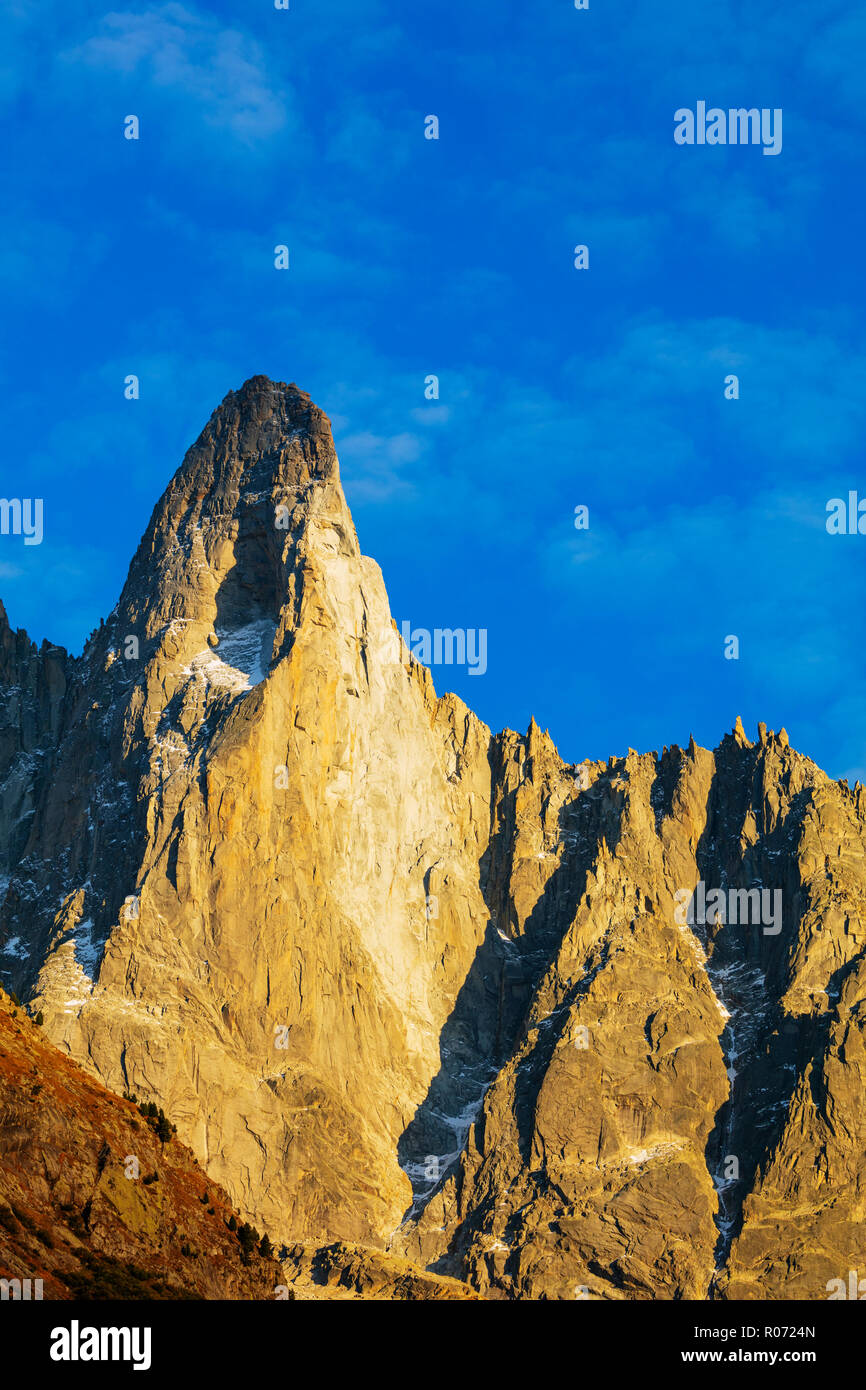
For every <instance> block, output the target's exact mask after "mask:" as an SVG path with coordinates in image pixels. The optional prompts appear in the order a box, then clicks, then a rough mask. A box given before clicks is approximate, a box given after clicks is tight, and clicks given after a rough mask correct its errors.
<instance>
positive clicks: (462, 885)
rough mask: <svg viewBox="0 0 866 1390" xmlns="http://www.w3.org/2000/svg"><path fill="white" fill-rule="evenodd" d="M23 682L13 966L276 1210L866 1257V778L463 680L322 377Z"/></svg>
mask: <svg viewBox="0 0 866 1390" xmlns="http://www.w3.org/2000/svg"><path fill="white" fill-rule="evenodd" d="M0 677H2V683H0V698H2V700H3V708H4V710H5V714H4V715H3V717H2V727H0V827H2V835H0V855H3V856H5V860H4V872H5V874H6V875H7V878H8V883H7V884H6V887H5V896H4V898H3V904H2V914H0V950H2V948H3V946H4V945H5V948H6V953H5V954H4V955H0V969H2V972H3V973H2V974H0V979H2V980H3V981H4V983H6V985H7V987H12V988H15V989H17V990H18V992H19V993H21V994H22V995H26V996H27V997H28V998H29V999H30V1001H31V1006H32V1008H33V1009H34V1010H36V1009H41V1010H42V1011H43V1013H44V1016H45V1029H46V1032H47V1033H48V1035H49V1036H50V1038H51V1039H52V1040H53V1041H55V1042H56V1043H57V1044H58V1045H59V1046H61V1047H63V1048H65V1049H66V1050H67V1051H69V1052H70V1053H71V1054H72V1055H73V1056H74V1057H75V1058H77V1059H78V1060H80V1061H81V1063H82V1065H84V1066H85V1067H87V1068H88V1069H89V1070H91V1071H92V1072H93V1073H94V1074H96V1075H97V1076H98V1077H99V1078H100V1079H101V1080H102V1081H103V1082H104V1083H105V1084H106V1085H107V1086H109V1087H110V1088H113V1089H114V1090H118V1091H119V1090H124V1089H127V1088H129V1089H131V1090H133V1091H135V1092H136V1093H137V1094H138V1095H139V1096H140V1097H143V1098H145V1099H150V1098H153V1099H155V1100H158V1101H159V1103H160V1104H161V1105H163V1106H164V1108H165V1109H166V1111H167V1112H168V1113H169V1114H170V1115H171V1117H172V1119H173V1120H174V1122H175V1123H176V1124H177V1127H178V1133H179V1136H180V1137H181V1138H183V1139H184V1140H185V1141H186V1142H187V1143H189V1144H190V1146H191V1147H192V1148H193V1150H194V1151H195V1153H196V1154H197V1155H198V1157H199V1159H200V1161H201V1162H202V1164H203V1165H204V1166H205V1167H206V1168H207V1170H208V1172H209V1173H210V1174H211V1175H212V1176H213V1177H214V1178H215V1179H216V1180H218V1181H219V1182H221V1183H222V1184H223V1185H224V1186H225V1188H226V1189H227V1191H228V1192H229V1193H230V1195H231V1197H232V1199H233V1200H234V1201H235V1203H236V1204H237V1205H238V1207H239V1209H240V1210H241V1211H242V1212H244V1213H245V1214H246V1215H247V1216H248V1217H249V1219H251V1220H253V1221H254V1222H258V1224H259V1225H260V1226H263V1227H265V1228H266V1229H267V1230H268V1231H269V1232H270V1234H271V1236H272V1238H273V1239H274V1240H275V1241H280V1242H286V1243H292V1242H300V1243H301V1246H303V1248H304V1249H313V1248H314V1247H315V1245H316V1243H317V1242H318V1243H320V1244H324V1243H327V1242H335V1241H338V1242H348V1243H349V1245H347V1247H346V1248H347V1249H348V1248H349V1246H351V1247H352V1248H355V1247H357V1246H358V1245H361V1246H364V1245H366V1246H376V1247H379V1248H382V1247H386V1246H389V1245H390V1248H391V1249H392V1251H393V1253H394V1256H395V1258H396V1257H401V1256H403V1255H405V1256H408V1257H409V1258H410V1259H411V1260H412V1261H414V1262H415V1263H416V1264H418V1263H420V1264H421V1265H424V1266H427V1267H428V1268H429V1269H430V1270H431V1271H433V1272H434V1273H437V1274H440V1275H450V1276H456V1277H457V1278H460V1279H462V1280H465V1281H467V1282H469V1283H470V1284H472V1285H474V1286H475V1287H477V1288H478V1289H480V1290H481V1291H482V1292H484V1293H487V1294H488V1295H492V1296H495V1297H496V1296H498V1297H553V1298H573V1297H575V1296H576V1294H577V1296H580V1294H581V1293H582V1291H584V1290H586V1291H587V1292H588V1295H589V1296H590V1297H597V1296H600V1297H606V1298H649V1297H662V1298H665V1297H686V1298H706V1297H778V1298H784V1297H794V1298H821V1297H825V1296H826V1284H827V1281H828V1280H830V1279H832V1278H837V1277H838V1278H844V1277H846V1275H847V1272H848V1270H849V1269H851V1268H855V1269H856V1268H858V1267H861V1268H862V1272H863V1273H864V1274H866V1239H864V1237H863V1236H862V1234H861V1230H862V1224H861V1223H862V1218H863V1215H864V1210H863V1203H864V1196H863V1191H862V1176H861V1175H862V1170H863V1153H864V1144H863V1140H864V1138H866V1135H864V1132H863V1130H864V1124H866V1121H864V1120H861V1118H860V1112H861V1104H860V1097H861V1094H862V1086H863V1081H864V1067H866V1056H864V1049H863V1041H862V999H863V996H864V978H863V972H864V967H863V951H864V944H866V942H864V938H866V925H864V922H866V918H864V902H866V867H864V855H863V849H864V812H866V806H864V802H863V795H862V791H861V790H860V789H859V787H858V788H857V789H855V791H854V792H852V791H850V790H849V789H848V788H847V786H846V785H845V784H840V783H835V782H831V781H830V780H829V779H828V778H827V777H826V776H825V774H824V773H822V772H821V771H820V770H819V769H818V768H817V767H816V766H815V764H814V763H812V762H811V761H810V760H809V759H807V758H805V757H803V756H801V755H800V754H798V753H796V752H794V751H793V750H792V749H791V748H790V747H789V746H788V740H787V736H786V735H785V734H784V731H783V732H782V733H781V734H779V735H778V736H777V735H773V734H769V733H767V731H766V730H765V729H764V728H763V726H761V729H760V731H759V737H758V740H757V741H756V742H755V743H754V744H753V743H751V742H750V741H749V740H748V739H747V738H746V736H745V733H744V731H743V729H742V726H741V725H740V724H739V721H738V724H737V727H736V728H735V730H734V732H733V734H731V735H728V736H727V737H726V738H725V739H724V740H723V741H722V744H721V745H720V747H719V748H718V749H716V750H715V752H710V751H707V750H705V749H702V748H698V747H697V746H696V745H695V744H694V743H693V742H692V743H691V744H690V746H689V748H688V749H687V750H681V749H679V748H676V747H674V748H671V749H669V750H668V749H666V750H664V752H663V753H662V754H661V755H660V756H659V755H655V754H642V755H639V754H637V753H634V752H629V754H628V756H627V757H626V758H624V759H611V760H610V761H609V762H608V763H607V764H606V765H605V764H585V765H584V766H583V768H582V769H581V770H580V773H579V775H578V769H576V768H574V767H570V766H567V765H565V764H564V763H563V762H562V760H561V759H560V758H559V756H558V754H557V752H556V749H555V748H554V746H553V744H552V742H551V741H550V739H549V737H548V736H547V735H546V734H544V733H543V732H542V731H541V730H540V729H539V728H538V726H537V725H536V724H535V723H534V722H533V723H532V724H531V726H530V728H529V730H528V732H527V734H526V736H525V737H521V736H519V735H517V734H514V733H512V732H510V731H505V732H504V733H502V734H499V735H495V736H493V735H491V733H490V731H489V730H488V729H487V728H486V727H485V726H484V725H483V724H482V723H481V722H480V721H479V720H477V719H476V718H475V716H474V715H473V714H472V713H471V711H469V710H468V709H467V708H466V707H465V706H464V705H463V704H462V703H461V702H460V701H459V700H458V699H457V698H456V697H454V696H453V695H446V696H444V697H442V698H437V697H436V694H435V691H434V689H433V684H432V681H431V679H430V676H429V673H428V672H427V671H426V670H425V669H424V668H423V667H421V666H419V665H418V664H417V663H415V662H414V661H413V660H411V659H410V657H409V655H408V653H407V652H406V649H405V647H404V646H403V645H402V643H401V641H400V638H399V636H398V634H397V632H396V629H395V627H394V624H393V622H392V620H391V615H390V612H389V608H388V601H387V596H386V594H385V590H384V585H383V582H382V577H381V574H380V572H379V570H378V568H377V566H376V565H375V564H374V563H373V562H372V561H371V560H369V559H367V558H366V557H364V556H363V555H361V553H360V550H359V547H358V542H357V538H356V536H355V531H354V527H353V525H352V521H351V517H350V516H349V513H348V510H347V507H346V503H345V500H344V497H343V494H342V490H341V487H340V481H339V471H338V465H337V460H336V456H335V453H334V449H333V444H332V441H331V435H330V429H329V426H328V422H327V419H326V418H325V416H324V415H322V413H321V412H320V411H319V410H318V409H317V408H316V407H315V406H314V405H313V404H312V402H311V401H310V400H309V397H307V396H306V395H305V394H304V393H303V392H301V391H298V390H297V388H296V387H294V386H286V385H284V384H279V383H272V382H270V381H268V380H267V379H266V378H264V377H254V378H253V379H252V380H251V381H249V382H247V383H246V385H245V386H244V387H243V388H242V389H241V390H240V391H239V392H232V393H230V394H229V396H228V397H227V398H226V400H225V401H224V402H223V404H222V405H221V406H220V407H219V409H218V410H217V411H216V412H215V413H214V415H213V417H212V418H211V420H210V422H209V423H208V425H207V426H206V428H205V430H204V432H203V433H202V435H201V436H200V438H199V440H198V441H197V442H196V444H195V445H194V446H193V447H192V449H190V451H189V453H188V454H187V456H186V458H185V460H184V462H183V464H182V465H181V468H180V469H179V470H178V473H177V474H176V475H175V478H174V479H173V480H172V482H171V484H170V485H169V487H168V489H167V491H166V493H165V495H164V497H163V498H162V500H161V501H160V503H159V504H158V506H157V507H156V509H155V511H154V514H153V517H152V519H151V522H150V524H149V526H148V529H147V531H146V533H145V536H144V538H143V540H142V542H141V545H140V546H139V549H138V552H137V554H136V556H135V559H134V560H133V563H132V566H131V568H130V574H129V578H128V580H127V583H126V585H125V587H124V590H123V593H122V595H121V598H120V601H119V603H118V605H117V607H116V608H115V610H114V612H113V613H112V614H111V615H110V617H109V618H108V619H107V621H106V622H105V624H103V625H102V626H101V627H100V629H99V631H98V632H96V633H94V634H93V636H92V637H91V639H90V641H89V642H88V644H87V646H86V648H85V651H84V653H83V655H82V656H81V657H80V658H77V659H72V658H68V657H67V656H66V654H65V653H63V652H61V651H59V649H53V648H47V647H45V646H43V648H42V650H41V651H37V650H36V648H35V647H34V646H33V645H32V644H31V643H30V642H29V640H28V639H27V638H26V634H23V633H18V634H17V636H16V635H14V634H12V633H11V632H10V630H9V628H8V625H7V624H6V622H5V615H3V616H2V621H0ZM698 885H703V887H701V888H698ZM695 890H698V892H697V894H696V897H695V904H694V905H695V906H697V907H698V908H699V907H700V905H701V904H703V903H704V901H705V900H708V895H709V894H711V893H713V892H718V895H719V899H718V900H720V901H722V902H723V904H724V907H723V910H718V909H717V910H716V914H714V913H713V912H710V913H702V912H701V911H700V910H698V911H697V912H696V911H695V910H694V908H693V910H692V911H689V910H688V907H684V900H685V899H688V898H689V897H690V895H691V894H692V893H693V892H695ZM762 892H763V895H764V896H763V898H762ZM777 909H778V910H777ZM716 915H717V917H718V920H716ZM759 915H760V920H758V917H759ZM689 917H691V918H692V919H694V920H691V921H690V920H688V918H689ZM701 917H706V918H707V919H708V920H700V918H701ZM299 1248H301V1247H300V1246H299ZM353 1258H354V1257H353ZM858 1261H859V1266H858ZM329 1268H330V1266H329ZM365 1277H366V1276H365ZM377 1277H378V1276H377ZM443 1287H444V1286H443Z"/></svg>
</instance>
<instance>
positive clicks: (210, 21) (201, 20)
mask: <svg viewBox="0 0 866 1390" xmlns="http://www.w3.org/2000/svg"><path fill="white" fill-rule="evenodd" d="M63 56H64V58H65V59H66V61H68V62H70V63H81V64H85V65H86V66H88V67H93V68H99V69H102V70H104V71H110V72H116V73H122V74H125V75H132V74H142V73H143V74H144V75H145V76H146V77H147V78H148V80H150V81H151V82H153V84H154V85H155V86H156V87H160V88H163V89H168V90H171V91H173V92H175V93H176V94H179V95H181V96H184V97H186V98H189V99H190V100H192V101H193V102H195V103H198V104H199V107H200V112H201V116H202V118H203V119H204V120H205V121H206V122H207V123H208V124H210V125H213V126H217V127H220V128H222V129H225V130H230V131H231V132H232V134H233V135H235V136H236V137H237V138H238V139H239V140H241V141H244V142H246V143H249V144H252V143H255V142H256V141H258V140H262V139H267V138H268V137H270V136H273V135H276V134H278V133H279V132H280V131H281V130H283V129H284V128H285V127H286V125H287V123H288V120H289V113H288V110H287V107H288V104H289V97H288V94H287V92H286V91H285V88H281V87H280V86H279V85H278V84H276V83H275V82H274V81H273V80H272V78H271V76H270V74H269V72H268V68H267V63H266V59H265V55H264V53H263V51H262V49H261V47H260V45H259V44H258V43H256V42H255V41H254V40H253V39H251V38H250V37H249V36H248V35H246V34H244V33H242V32H241V31H240V30H238V29H234V28H224V27H223V26H222V25H221V24H219V22H218V21H217V20H215V19H214V18H212V17H210V16H207V15H203V14H201V13H199V12H198V11H196V10H194V9H191V8H189V7H188V6H186V5H179V4H175V3H169V4H164V5H154V6H151V7H150V8H148V9H145V10H142V11H140V12H139V13H120V12H117V11H112V12H110V13H108V14H106V15H104V16H103V17H102V19H101V20H100V22H99V24H98V26H97V31H96V33H94V34H93V35H92V36H91V37H90V38H88V39H86V40H85V41H84V43H82V44H79V45H78V46H77V47H76V48H74V49H71V50H68V51H67V52H66V53H65V54H64V55H63ZM136 114H138V113H136Z"/></svg>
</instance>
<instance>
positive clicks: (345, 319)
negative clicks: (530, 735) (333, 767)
mask: <svg viewBox="0 0 866 1390" xmlns="http://www.w3.org/2000/svg"><path fill="white" fill-rule="evenodd" d="M291 4H292V8H291V9H290V10H289V11H288V12H285V11H277V10H275V9H274V8H273V4H272V0H245V3H244V4H243V5H241V4H239V3H237V2H236V0H234V2H233V3H211V4H209V5H208V6H207V8H204V7H201V6H197V5H193V4H186V3H183V4H181V3H167V4H142V5H138V6H135V7H119V8H116V9H111V8H110V7H108V6H104V5H102V4H96V3H90V2H89V0H88V3H79V0H66V3H64V4H63V5H56V4H48V3H36V2H35V0H6V3H5V5H4V14H3V18H2V21H0V22H2V30H3V32H2V34H0V38H2V45H0V110H2V117H3V122H4V126H5V131H4V139H3V142H2V147H0V150H2V152H0V159H2V164H3V168H2V176H3V188H4V195H5V196H4V199H3V205H2V212H0V223H2V229H0V292H2V297H3V303H4V307H5V310H6V314H5V318H6V332H5V333H4V335H3V341H2V346H0V384H2V398H3V403H4V415H5V419H4V426H5V428H4V434H5V440H4V443H5V466H4V471H3V481H2V494H3V495H4V496H7V497H11V496H19V497H32V496H39V497H42V498H44V507H45V523H44V525H45V538H44V541H43V543H42V545H41V546H38V547H37V546H29V547H25V546H24V545H23V542H22V538H21V537H14V536H0V597H2V599H3V601H4V602H5V604H6V607H7V610H8V612H9V616H10V620H11V621H12V623H13V625H15V626H19V625H20V626H23V627H26V628H27V630H28V632H29V633H30V634H31V635H32V636H33V637H35V638H37V639H41V638H42V637H48V638H50V639H51V640H54V641H58V642H62V643H63V644H64V645H67V646H68V647H70V648H71V649H72V650H73V651H80V649H81V646H82V644H83V641H84V639H85V637H86V636H87V634H88V632H89V631H90V630H91V629H92V628H93V627H95V626H96V625H97V624H98V621H99V618H100V617H101V616H103V615H106V614H107V613H108V612H109V611H110V609H111V608H112V606H113V604H114V602H115V600H116V597H117V594H118V592H119V590H120V587H121V585H122V582H123V578H124V576H125V571H126V567H127V565H128V562H129V560H130V558H131V556H132V553H133V550H134V548H135V546H136V544H137V542H138V539H139V537H140V535H141V533H142V531H143V529H144V527H145V525H146V522H147V520H148V517H149V515H150V512H151V510H152V507H153V505H154V503H155V502H156V500H157V498H158V496H159V495H160V493H161V492H162V490H163V488H164V487H165V485H166V483H167V482H168V480H169V478H170V477H171V475H172V473H173V472H174V470H175V468H176V467H177V465H178V464H179V462H180V459H181V457H182V455H183V453H184V451H185V449H186V448H187V447H188V445H189V444H190V443H191V442H192V441H193V439H194V438H195V437H196V435H197V434H198V432H199V430H200V429H201V427H202V426H203V424H204V423H205V421H206V419H207V417H208V415H209V414H210V412H211V410H212V409H213V408H214V407H215V406H216V405H217V404H218V402H219V401H220V400H221V399H222V397H223V396H224V395H225V394H226V392H227V391H229V390H230V389H233V388H236V387H238V386H239V385H240V384H241V383H242V382H243V381H244V380H246V379H247V378H248V377H250V376H252V375H255V374H257V373H260V372H264V373H266V374H267V375H269V376H271V377H274V378H276V379H279V380H286V381H295V382H297V383H298V385H299V386H301V387H302V388H303V389H305V390H307V391H309V392H310V393H311V395H312V396H313V398H314V400H315V401H316V402H317V403H318V404H319V405H320V406H321V407H322V408H323V409H324V410H325V411H326V412H327V413H328V415H329V416H330V417H331V419H332V422H333V425H334V432H335V438H336V442H337V448H338V452H339V455H340V460H341V467H342V472H343V479H344V483H345V488H346V493H347V497H348V499H349V503H350V506H351V507H352V511H353V515H354V518H355V522H356V525H357V528H358V533H359V536H360V539H361V544H362V546H363V548H364V550H365V552H366V553H367V554H369V555H372V556H374V558H375V559H376V560H377V561H378V562H379V563H380V565H381V566H382V569H383V571H384V575H385V581H386V584H387V587H388V591H389V595H390V598H391V605H392V610H393V613H394V616H395V618H396V619H397V620H398V622H402V621H403V620H404V619H409V620H410V621H411V623H412V624H413V626H415V627H419V626H424V627H428V628H434V627H437V626H441V627H466V628H470V627H484V628H486V629H487V631H488V669H487V672H486V674H485V675H483V676H475V677H473V676H471V675H469V674H468V673H467V672H466V671H459V670H457V669H456V668H450V669H442V668H437V669H435V670H434V680H435V683H436V687H437V689H438V690H440V691H442V690H445V689H455V690H456V691H457V692H458V693H459V694H460V695H461V696H463V698H464V699H466V700H467V702H468V703H469V704H470V705H471V706H472V707H473V708H474V709H475V710H476V711H477V713H478V714H479V715H480V716H481V717H482V718H483V719H485V720H486V721H487V722H488V723H490V724H491V725H492V726H493V727H494V728H500V727H503V726H505V725H508V726H509V727H512V728H517V729H525V727H526V725H527V724H528V721H529V718H530V715H531V714H534V715H535V717H536V718H537V720H538V721H539V723H540V724H541V725H542V726H543V727H546V728H549V729H550V732H551V734H552V736H553V738H554V739H555V741H556V743H557V745H558V747H559V748H560V750H561V752H562V753H563V755H564V756H565V757H567V758H569V759H574V760H578V759H581V758H584V757H593V758H596V757H607V756H608V755H609V754H619V753H622V752H624V751H625V750H626V749H627V748H628V747H629V746H631V747H635V748H638V749H641V750H644V749H649V748H660V747H661V746H662V745H663V744H665V743H668V744H669V743H672V742H679V743H685V742H686V741H687V739H688V737H689V734H690V733H694V735H695V737H696V738H697V739H698V741H699V742H702V743H704V744H708V745H713V744H715V743H716V742H717V741H718V739H719V738H720V737H721V736H722V734H723V733H724V732H725V731H726V730H729V729H730V728H731V727H732V725H733V722H734V719H735V717H736V715H737V714H738V713H739V714H741V715H742V717H743V720H744V722H745V724H746V728H747V730H749V731H750V732H752V735H753V736H754V729H755V726H756V724H757V721H758V720H760V719H763V720H765V721H766V722H767V723H768V724H769V726H770V727H773V728H779V727H781V726H782V725H785V726H786V728H787V729H788V732H789V735H790V737H791V741H792V742H793V743H794V744H795V745H796V746H797V747H799V748H800V749H801V750H802V751H803V752H806V753H808V754H809V755H810V756H812V757H814V758H815V759H816V760H817V761H818V762H819V763H820V764H821V765H822V766H824V767H825V768H826V769H827V771H828V772H830V773H831V775H833V776H844V775H848V776H851V777H852V778H853V777H856V776H858V775H859V776H861V777H863V778H864V780H866V663H864V660H863V655H864V646H866V536H829V535H828V534H827V532H826V529H825V507H826V503H827V501H828V499H829V498H831V497H836V496H844V495H846V494H847V491H848V489H849V488H857V489H859V490H860V493H861V495H862V496H864V497H866V467H864V425H866V334H864V326H863V323H864V321H863V307H864V283H866V282H864V272H863V247H864V245H866V235H864V233H866V216H864V196H863V186H864V164H863V156H862V151H863V146H864V129H863V124H864V122H863V96H862V74H861V68H862V55H863V52H864V48H866V11H864V9H863V7H862V6H858V5H856V4H854V3H847V0H846V2H845V3H833V2H832V0H828V2H827V3H826V4H824V5H822V6H818V5H815V4H814V3H811V0H810V3H805V0H793V3H782V2H781V0H776V2H774V0H766V3H764V4H762V5H761V6H760V7H759V10H760V12H758V7H755V6H754V5H752V4H747V3H746V0H736V2H735V0H726V2H723V3H720V4H716V5H714V6H712V7H705V6H697V5H696V6H694V7H693V9H694V12H693V13H691V12H689V10H688V9H687V8H686V7H684V6H674V5H671V4H664V3H651V2H650V0H629V3H625V2H624V0H590V8H589V10H587V11H576V10H575V9H574V8H573V4H572V3H571V0H546V2H545V0H542V2H541V3H529V4H527V3H526V0H521V2H520V3H518V2H517V0H509V2H508V3H502V4H499V5H497V6H495V7H491V6H490V5H481V4H480V3H478V4H475V3H472V2H471V0H461V2H460V3H452V0H443V3H439V4H437V5H435V6H411V7H410V6H406V5H397V4H394V3H393V2H392V3H390V4H388V3H384V2H383V3H375V0H351V3H348V0H331V2H329V3H325V4H321V3H317V4H312V3H308V0H291ZM698 100H705V101H706V102H707V103H708V105H710V106H713V105H717V106H719V107H722V108H728V107H737V106H748V107H751V106H756V107H759V108H762V107H768V108H781V109H782V111H783V132H784V140H783V149H782V152H781V154H779V155H778V156H776V157H765V156H763V155H762V152H761V149H760V148H755V147H751V146H747V147H740V146H724V147H709V146H704V147H697V146H694V147H680V146H678V145H676V144H675V143H674V140H673V129H674V112H675V111H676V110H677V109H678V108H680V107H692V108H694V107H695V105H696V103H697V101H698ZM130 113H134V114H136V115H138V117H139V119H140V123H141V138H140V140H139V141H137V142H134V141H127V140H125V139H124V138H123V120H124V117H125V116H126V115H128V114H130ZM429 114H435V115H437V116H438V118H439V122H440V138H439V140H438V141H432V140H425V139H424V119H425V116H427V115H429ZM278 243H285V244H287V245H288V246H289V247H290V252H291V268H290V270H289V271H287V272H278V271H276V270H275V269H274V268H273V260H274V257H273V248H274V246H275V245H276V244H278ZM578 243H585V244H587V245H588V246H589V248H590V268H589V270H588V271H577V270H575V269H574V266H573V247H574V246H575V245H576V244H578ZM731 372H735V373H736V374H737V375H738V376H739V379H740V399H739V400H737V401H727V400H725V398H724V379H725V376H726V375H727V374H728V373H731ZM128 373H136V374H137V375H138V376H139V377H140V380H141V398H140V400H138V401H126V400H125V399H124V395H123V381H124V378H125V376H126V375H127V374H128ZM430 373H435V374H436V375H437V376H438V377H439V381H440V398H439V400H438V401H427V400H425V398H424V380H425V377H426V376H427V375H428V374H430ZM581 503H584V504H586V505H588V506H589V508H590V528H589V530H588V531H585V532H578V531H576V530H575V528H574V525H573V516H574V508H575V506H577V505H578V504H581ZM729 634H736V635H737V636H738V637H739V640H740V658H739V660H738V661H729V660H725V659H724V655H723V652H724V641H725V638H726V636H727V635H729Z"/></svg>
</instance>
